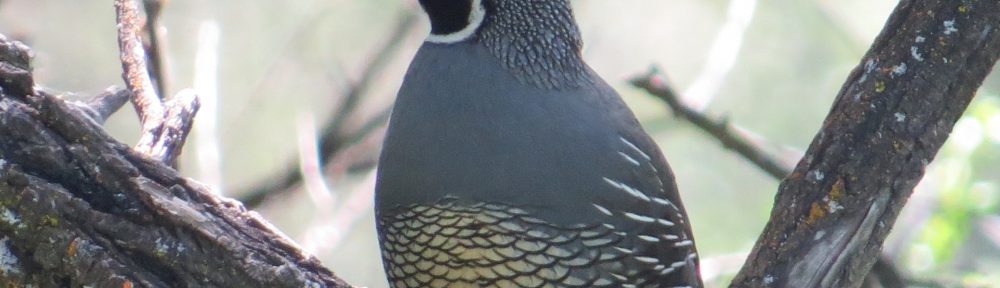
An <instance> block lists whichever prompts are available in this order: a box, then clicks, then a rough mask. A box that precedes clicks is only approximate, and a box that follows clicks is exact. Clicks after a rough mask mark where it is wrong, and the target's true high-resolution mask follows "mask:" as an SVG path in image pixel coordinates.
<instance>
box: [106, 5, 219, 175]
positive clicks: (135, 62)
mask: <svg viewBox="0 0 1000 288" xmlns="http://www.w3.org/2000/svg"><path fill="white" fill-rule="evenodd" d="M154 10H156V11H158V10H159V9H158V8H155V9H154ZM156 11H154V13H158V12H156ZM115 12H116V15H117V23H118V46H119V49H121V54H120V57H121V61H122V70H123V71H124V72H123V73H122V76H123V78H124V79H125V84H126V86H127V87H128V89H129V90H130V91H131V92H132V104H133V105H134V106H135V108H136V111H137V112H138V113H139V119H140V121H141V123H142V136H140V138H139V143H137V144H136V146H135V149H136V150H137V151H139V152H141V153H143V154H146V155H148V156H150V157H153V159H157V160H160V161H163V162H165V163H167V164H168V165H170V166H172V167H176V166H177V163H176V161H177V157H178V156H179V155H180V152H181V148H182V147H183V145H184V140H185V139H187V135H188V132H190V130H191V125H192V124H191V122H192V121H194V115H195V113H197V111H198V107H199V105H200V104H199V102H198V97H197V93H195V92H194V91H191V90H185V91H182V92H181V93H179V94H178V95H177V96H175V97H173V98H172V99H170V100H169V101H167V102H166V103H164V102H161V100H160V97H159V96H157V91H156V89H154V88H153V80H152V79H151V78H150V75H149V73H148V71H150V70H149V69H147V67H148V66H147V65H146V55H147V53H146V51H145V50H144V49H143V46H142V42H141V39H140V37H139V35H138V33H139V30H140V27H141V26H140V24H139V18H140V16H139V11H138V8H137V6H136V4H135V1H134V0H115ZM165 109H166V110H165Z"/></svg>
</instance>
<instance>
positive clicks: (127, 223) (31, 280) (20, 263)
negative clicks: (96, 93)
mask: <svg viewBox="0 0 1000 288" xmlns="http://www.w3.org/2000/svg"><path fill="white" fill-rule="evenodd" d="M15 43H16V42H9V41H6V39H2V37H0V88H2V89H0V284H2V285H4V286H5V287H81V286H83V287H88V286H89V287H347V286H348V285H347V284H346V283H345V282H344V281H342V280H340V279H339V278H337V277H336V276H334V275H333V273H331V272H330V271H329V270H327V269H326V268H324V267H323V266H322V265H321V264H320V263H319V261H318V260H316V258H314V257H312V256H309V255H306V254H305V253H304V252H302V251H301V250H300V249H299V248H298V247H296V246H295V244H294V243H292V242H291V241H290V240H288V239H287V238H286V237H284V236H283V235H281V234H280V233H279V232H277V230H275V229H273V228H272V227H271V226H270V225H269V224H267V222H265V221H264V220H262V219H261V218H260V217H259V216H257V215H256V214H254V213H253V212H248V211H247V210H245V209H244V208H243V206H242V205H241V204H239V203H238V202H234V201H230V200H225V199H220V198H218V197H216V196H214V195H213V194H211V193H209V191H207V189H206V188H205V187H204V186H202V185H200V184H198V183H197V182H195V181H193V180H190V179H186V178H183V177H181V176H180V175H178V173H177V172H176V171H175V170H173V169H171V168H169V167H167V166H165V165H163V163H162V162H160V161H156V160H152V159H150V158H147V157H146V156H143V155H142V154H139V153H138V152H135V150H133V149H131V148H130V147H128V145H125V144H122V143H119V142H117V141H116V140H115V139H113V138H112V137H110V136H109V135H107V134H106V133H105V132H104V130H103V129H102V128H101V127H100V125H99V124H97V123H98V121H95V119H92V118H89V117H88V116H85V115H87V113H86V111H84V110H86V109H82V108H88V107H84V106H83V105H85V104H79V103H71V102H67V101H64V100H62V99H60V98H59V97H58V96H53V95H48V94H46V93H44V92H41V91H37V89H35V88H34V84H33V82H32V79H31V74H30V65H29V64H28V60H29V59H28V56H27V55H28V52H27V50H26V49H25V48H24V47H23V46H21V45H18V44H15Z"/></svg>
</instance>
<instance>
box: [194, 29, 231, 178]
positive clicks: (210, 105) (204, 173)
mask: <svg viewBox="0 0 1000 288" xmlns="http://www.w3.org/2000/svg"><path fill="white" fill-rule="evenodd" d="M218 65H219V26H218V24H216V23H215V22H213V21H205V22H203V23H202V24H201V26H200V27H199V29H198V52H197V54H196V55H195V63H194V66H195V73H194V89H195V90H196V91H198V95H199V96H200V99H201V102H202V106H201V112H200V113H199V114H198V121H195V123H194V125H195V129H194V133H195V135H196V137H195V139H194V141H195V146H196V147H198V149H197V151H198V160H197V161H198V172H199V173H200V177H199V180H201V181H202V182H204V183H205V184H206V185H208V186H209V187H212V192H215V193H216V194H219V195H224V194H225V193H224V190H223V189H224V186H223V179H222V167H221V166H222V165H221V161H222V149H220V148H219V147H220V146H221V145H220V144H219V133H218V123H219V92H218V90H219V89H218V85H219V83H218Z"/></svg>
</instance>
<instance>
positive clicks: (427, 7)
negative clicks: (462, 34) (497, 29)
mask: <svg viewBox="0 0 1000 288" xmlns="http://www.w3.org/2000/svg"><path fill="white" fill-rule="evenodd" d="M420 6H423V7H424V11H427V15H428V16H429V17H430V19H431V34H434V35H447V34H451V33H455V32H458V31H462V29H464V28H465V26H468V25H469V14H471V13H472V0H420Z"/></svg>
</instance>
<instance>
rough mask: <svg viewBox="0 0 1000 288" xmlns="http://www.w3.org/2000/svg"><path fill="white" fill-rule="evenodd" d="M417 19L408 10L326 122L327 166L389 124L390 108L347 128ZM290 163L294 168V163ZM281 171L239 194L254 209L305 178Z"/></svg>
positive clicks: (323, 148)
mask: <svg viewBox="0 0 1000 288" xmlns="http://www.w3.org/2000/svg"><path fill="white" fill-rule="evenodd" d="M416 19H417V18H416V14H414V13H412V12H407V13H406V14H404V15H403V16H402V18H401V19H400V21H399V24H398V25H396V27H395V28H394V29H393V32H392V33H390V36H389V37H387V38H386V39H387V41H386V43H385V44H384V45H382V46H381V47H380V48H379V49H378V51H377V52H376V53H375V55H374V56H373V57H372V60H371V61H370V62H369V63H368V65H367V66H366V68H365V69H364V72H363V73H362V75H361V77H360V79H359V80H358V81H357V82H356V83H355V84H354V85H352V86H351V88H350V89H349V90H348V92H347V94H346V95H345V96H344V97H342V100H341V101H340V103H339V105H338V107H337V111H336V112H335V113H334V115H333V117H332V118H331V119H330V120H329V121H328V122H326V123H325V124H324V125H323V128H322V129H321V130H320V131H321V133H320V139H319V149H320V150H319V159H321V160H322V161H323V165H324V166H325V165H326V163H327V162H329V161H330V159H331V158H332V157H334V155H337V154H338V152H339V151H341V150H343V149H345V148H346V147H348V146H351V145H353V144H354V143H357V142H358V141H360V140H361V139H364V138H366V137H367V136H368V135H370V134H371V133H373V131H375V130H377V129H378V128H379V127H382V126H384V125H385V124H386V123H385V119H387V118H388V111H389V110H388V108H387V109H386V110H384V111H383V112H381V113H378V114H376V116H374V117H372V118H369V119H368V120H367V121H365V123H364V124H362V125H361V127H360V128H358V129H356V130H355V131H353V132H351V131H348V129H347V122H348V119H351V117H353V116H354V114H355V112H356V111H355V110H357V106H358V104H359V103H360V100H361V98H362V97H363V96H364V95H365V94H366V93H367V91H368V88H369V87H370V85H371V84H372V81H374V78H376V77H377V76H378V75H380V74H381V72H382V70H384V69H385V66H386V65H387V64H388V62H389V59H391V58H392V55H395V54H396V53H397V52H398V51H399V48H400V46H401V43H402V40H403V39H405V38H406V37H405V36H406V35H408V34H409V33H412V32H413V31H414V27H415V26H416V25H414V23H415V22H416ZM287 166H288V167H294V166H293V165H287ZM279 171H280V172H279V175H275V176H273V177H266V178H264V179H265V180H264V181H262V183H260V184H258V185H254V186H252V188H251V190H249V191H246V192H244V193H239V194H238V195H243V196H241V199H240V200H241V201H243V203H244V204H245V205H247V207H251V208H253V207H256V206H258V205H260V204H261V203H262V202H263V201H264V199H265V198H266V197H269V196H271V195H273V194H276V193H281V192H283V191H287V190H289V189H290V188H291V187H294V186H296V185H298V184H299V182H301V181H302V177H301V175H300V174H299V173H297V172H294V171H295V170H294V169H282V170H279Z"/></svg>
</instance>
